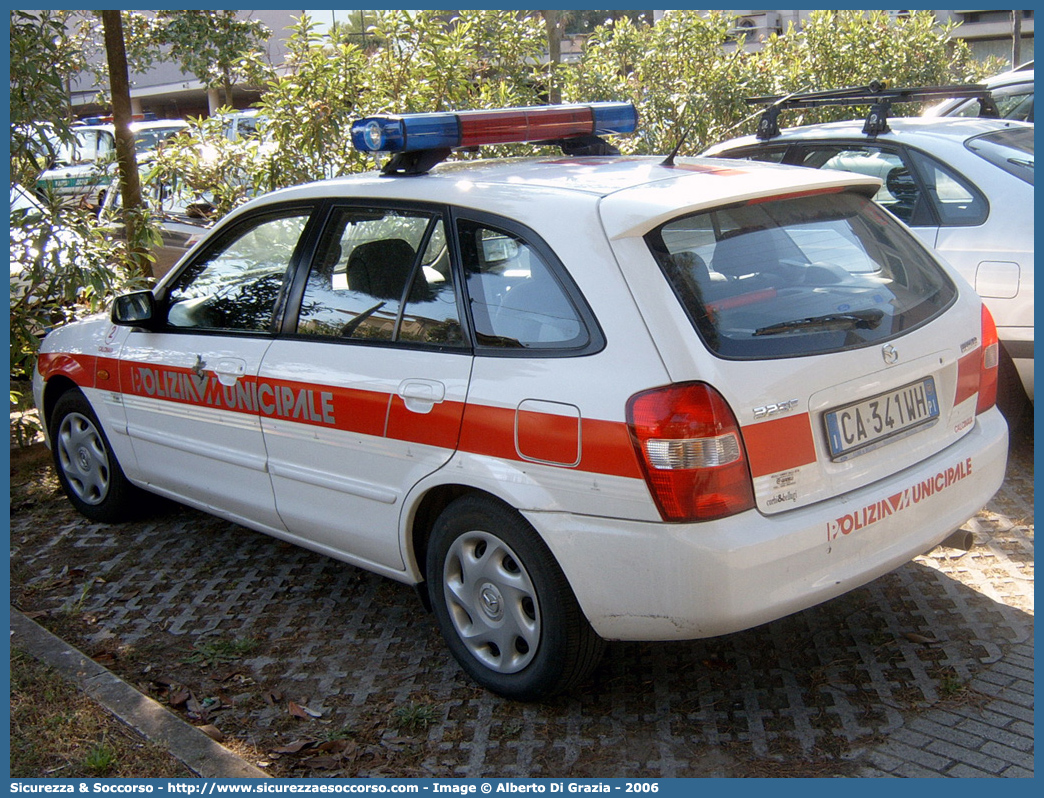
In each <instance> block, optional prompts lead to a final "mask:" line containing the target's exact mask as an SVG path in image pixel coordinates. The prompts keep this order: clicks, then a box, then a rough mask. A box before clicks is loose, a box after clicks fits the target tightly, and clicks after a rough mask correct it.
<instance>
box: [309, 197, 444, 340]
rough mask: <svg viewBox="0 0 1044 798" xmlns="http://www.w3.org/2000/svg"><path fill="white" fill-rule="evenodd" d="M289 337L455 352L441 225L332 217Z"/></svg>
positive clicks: (421, 218)
mask: <svg viewBox="0 0 1044 798" xmlns="http://www.w3.org/2000/svg"><path fill="white" fill-rule="evenodd" d="M297 332H298V333H301V334H302V335H314V336H323V337H330V338H349V339H362V340H370V341H404V342H412V343H418V344H430V345H439V346H463V344H464V336H463V333H462V332H461V326H460V320H459V314H458V311H457V299H456V294H455V292H454V289H453V279H452V274H451V270H450V257H449V252H448V250H447V246H446V229H445V225H444V224H443V221H442V219H441V218H440V217H438V216H435V215H433V214H430V213H419V212H412V211H400V210H381V209H370V208H366V209H362V208H343V209H340V210H337V211H335V212H334V215H333V217H332V218H331V220H330V222H329V223H328V224H327V227H326V231H325V232H324V234H323V238H322V242H321V244H320V247H319V251H318V254H317V255H316V258H315V260H314V262H313V264H312V268H311V271H310V272H309V274H308V282H307V284H306V285H305V291H304V298H303V299H302V302H301V310H300V313H299V314H298V321H297Z"/></svg>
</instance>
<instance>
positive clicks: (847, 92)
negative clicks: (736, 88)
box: [747, 80, 1000, 141]
mask: <svg viewBox="0 0 1044 798" xmlns="http://www.w3.org/2000/svg"><path fill="white" fill-rule="evenodd" d="M948 97H975V98H977V99H978V100H979V116H982V117H990V118H996V117H999V116H1000V114H999V113H998V111H997V105H996V103H994V101H993V96H992V95H991V94H990V90H989V88H988V87H987V86H985V85H983V84H981V83H971V84H958V85H953V86H921V87H915V88H906V89H890V88H888V85H887V84H886V83H885V82H884V81H879V80H874V81H871V82H870V83H869V85H866V86H853V87H850V88H847V89H828V90H826V91H811V92H804V93H797V94H780V95H769V96H762V97H748V98H747V104H748V105H767V106H768V108H766V109H765V111H764V113H763V114H762V115H761V119H760V120H759V121H758V129H757V133H756V134H755V135H756V136H757V137H758V138H759V139H761V140H763V141H764V140H766V139H771V138H773V137H775V136H778V135H779V114H780V112H781V111H783V110H784V109H786V110H793V109H798V108H820V107H822V106H826V105H869V106H870V112H869V113H868V114H867V116H866V122H865V124H864V125H863V133H864V134H866V135H867V136H876V135H877V134H878V133H887V132H888V129H889V128H888V115H889V113H890V111H891V108H892V103H896V102H922V101H926V100H939V99H943V98H948Z"/></svg>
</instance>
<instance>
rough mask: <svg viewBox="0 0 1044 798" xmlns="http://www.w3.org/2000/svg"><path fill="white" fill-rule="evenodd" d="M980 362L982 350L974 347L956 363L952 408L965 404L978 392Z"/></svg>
mask: <svg viewBox="0 0 1044 798" xmlns="http://www.w3.org/2000/svg"><path fill="white" fill-rule="evenodd" d="M981 361H982V348H981V347H976V348H975V349H974V350H973V351H971V352H969V353H968V354H966V355H965V356H964V357H962V358H961V359H960V360H958V361H957V388H956V390H955V392H954V397H953V404H954V407H956V406H957V405H959V404H960V403H961V402H965V401H967V400H968V399H971V397H973V396H975V394H977V393H978V392H979V377H980V375H979V370H980V364H981Z"/></svg>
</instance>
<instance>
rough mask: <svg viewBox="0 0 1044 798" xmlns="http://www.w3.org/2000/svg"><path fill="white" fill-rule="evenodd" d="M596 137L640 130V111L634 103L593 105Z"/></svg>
mask: <svg viewBox="0 0 1044 798" xmlns="http://www.w3.org/2000/svg"><path fill="white" fill-rule="evenodd" d="M591 110H593V111H594V121H595V129H594V134H595V135H596V136H607V135H609V134H611V133H634V131H636V130H637V129H638V109H636V108H635V107H634V105H633V104H632V103H591Z"/></svg>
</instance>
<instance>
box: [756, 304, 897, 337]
mask: <svg viewBox="0 0 1044 798" xmlns="http://www.w3.org/2000/svg"><path fill="white" fill-rule="evenodd" d="M883 318H884V311H883V310H876V309H874V310H859V311H856V312H854V313H827V314H825V315H823V316H810V317H809V318H807V319H794V320H793V321H782V322H780V323H779V324H770V325H769V326H768V327H759V328H758V329H756V330H755V331H754V335H779V334H780V333H787V332H792V331H794V330H873V329H876V327H877V325H879V324H880V323H881V319H883Z"/></svg>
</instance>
